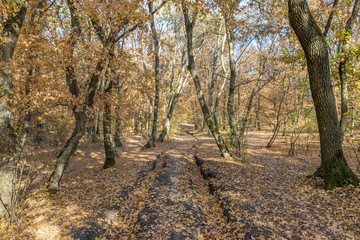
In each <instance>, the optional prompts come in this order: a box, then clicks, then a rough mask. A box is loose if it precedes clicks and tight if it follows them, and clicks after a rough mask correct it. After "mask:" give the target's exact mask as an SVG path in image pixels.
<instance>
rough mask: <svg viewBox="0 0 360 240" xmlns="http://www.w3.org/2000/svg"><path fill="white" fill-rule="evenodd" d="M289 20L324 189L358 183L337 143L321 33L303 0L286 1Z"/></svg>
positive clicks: (325, 54) (338, 140) (335, 121)
mask: <svg viewBox="0 0 360 240" xmlns="http://www.w3.org/2000/svg"><path fill="white" fill-rule="evenodd" d="M288 6H289V20H290V25H291V27H292V28H293V29H294V31H295V34H296V36H297V37H298V39H299V41H300V43H301V46H302V48H303V49H304V52H305V57H306V61H307V68H308V73H309V80H310V89H311V94H312V98H313V101H314V105H315V110H316V117H317V122H318V128H319V134H320V148H321V166H320V169H321V170H320V172H322V176H323V178H324V188H325V189H333V188H335V187H341V186H344V185H348V184H353V185H356V186H357V185H359V180H358V179H357V177H356V175H355V174H354V173H353V172H352V171H351V169H350V168H349V166H348V164H347V162H346V159H345V157H344V153H343V149H342V146H341V133H340V128H339V121H338V116H337V110H336V103H335V98H334V94H333V89H332V85H331V79H330V67H329V53H328V46H327V44H326V40H325V38H324V35H323V34H322V33H321V30H320V28H319V27H318V25H317V24H316V22H315V20H314V18H313V16H312V15H311V13H310V9H309V6H308V3H307V1H306V0H289V1H288Z"/></svg>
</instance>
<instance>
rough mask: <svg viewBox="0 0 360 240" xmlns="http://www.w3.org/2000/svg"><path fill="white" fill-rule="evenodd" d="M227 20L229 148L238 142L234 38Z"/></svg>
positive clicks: (235, 145)
mask: <svg viewBox="0 0 360 240" xmlns="http://www.w3.org/2000/svg"><path fill="white" fill-rule="evenodd" d="M228 21H229V20H228V19H225V25H226V32H227V37H228V39H227V41H228V47H229V66H230V82H229V95H228V102H227V111H228V116H229V125H230V146H231V147H237V146H238V144H239V143H238V140H237V138H236V125H237V124H236V119H235V113H234V94H235V89H236V86H235V81H236V64H235V55H234V54H235V53H234V42H235V36H234V33H233V31H232V29H231V27H230V26H229V22H228Z"/></svg>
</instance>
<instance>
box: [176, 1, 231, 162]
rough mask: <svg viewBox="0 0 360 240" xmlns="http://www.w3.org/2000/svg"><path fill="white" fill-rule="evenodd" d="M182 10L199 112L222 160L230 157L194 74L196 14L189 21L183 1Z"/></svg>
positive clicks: (198, 80) (190, 70)
mask: <svg viewBox="0 0 360 240" xmlns="http://www.w3.org/2000/svg"><path fill="white" fill-rule="evenodd" d="M182 10H183V14H184V21H185V29H186V38H187V52H188V60H189V62H188V70H189V72H190V74H191V76H192V78H193V81H194V84H195V88H196V95H197V98H198V100H199V103H200V106H201V110H202V112H203V115H204V119H205V122H206V124H207V126H208V127H209V129H210V131H211V134H212V135H213V136H214V138H215V141H216V144H217V146H218V147H219V149H220V152H221V155H222V156H223V157H224V158H228V157H230V156H231V155H230V152H229V150H228V148H227V146H226V144H225V142H224V140H223V138H222V137H221V135H220V133H219V130H218V128H217V127H216V125H215V122H214V120H213V119H212V118H211V115H210V112H209V108H208V106H207V104H206V101H205V97H204V95H203V91H202V88H201V85H200V79H199V76H198V75H197V72H196V67H195V58H194V53H193V29H194V25H195V20H196V14H195V16H194V19H193V20H192V21H190V18H189V15H188V7H187V5H186V3H185V2H184V1H182Z"/></svg>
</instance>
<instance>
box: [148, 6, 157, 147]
mask: <svg viewBox="0 0 360 240" xmlns="http://www.w3.org/2000/svg"><path fill="white" fill-rule="evenodd" d="M160 7H161V6H160ZM160 7H158V8H157V9H155V10H153V3H152V1H149V2H148V8H149V12H150V15H151V22H150V26H151V34H152V39H153V42H154V51H155V63H154V70H155V98H154V114H153V115H154V116H153V122H152V128H151V129H152V131H151V135H150V138H149V141H148V142H147V143H146V145H145V146H144V148H150V147H155V146H156V137H157V123H158V118H159V115H158V112H159V101H160V86H159V85H160V43H159V39H158V35H157V32H156V27H155V13H156V11H157V10H158V9H159V8H160Z"/></svg>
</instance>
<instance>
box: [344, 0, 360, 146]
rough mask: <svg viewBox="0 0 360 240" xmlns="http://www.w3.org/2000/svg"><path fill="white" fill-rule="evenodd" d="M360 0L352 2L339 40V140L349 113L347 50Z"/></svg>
mask: <svg viewBox="0 0 360 240" xmlns="http://www.w3.org/2000/svg"><path fill="white" fill-rule="evenodd" d="M359 4H360V0H356V1H355V3H354V8H353V11H352V14H351V16H350V18H349V19H348V20H347V21H346V25H345V34H344V36H343V39H342V40H341V41H340V46H339V49H340V62H339V78H340V85H341V117H340V132H341V141H344V134H345V129H346V120H347V118H348V115H349V109H348V102H349V92H348V77H347V68H346V64H347V61H348V60H349V56H348V52H349V49H350V40H351V33H352V28H353V25H354V22H355V21H356V17H357V15H358V12H359Z"/></svg>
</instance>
